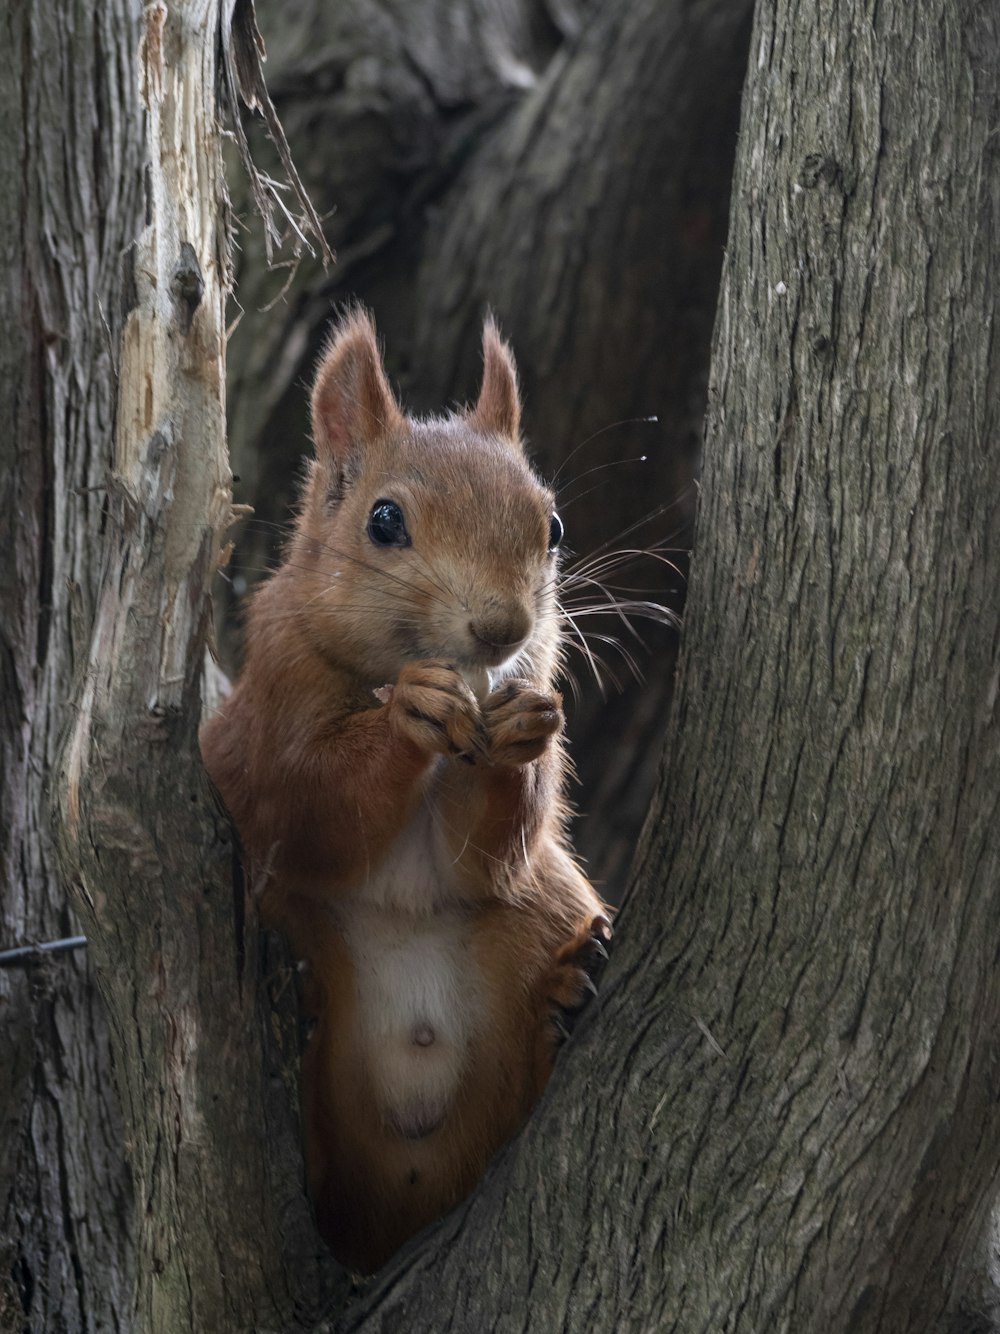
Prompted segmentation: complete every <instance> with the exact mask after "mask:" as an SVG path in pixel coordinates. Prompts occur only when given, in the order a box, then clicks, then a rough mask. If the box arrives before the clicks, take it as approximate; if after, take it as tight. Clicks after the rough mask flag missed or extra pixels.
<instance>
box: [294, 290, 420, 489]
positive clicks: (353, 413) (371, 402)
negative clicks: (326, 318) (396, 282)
mask: <svg viewBox="0 0 1000 1334" xmlns="http://www.w3.org/2000/svg"><path fill="white" fill-rule="evenodd" d="M403 423H404V418H403V414H402V412H400V410H399V404H398V403H397V402H396V400H395V398H394V397H393V393H392V390H391V389H390V388H389V381H388V380H387V379H386V376H385V371H384V369H383V367H382V358H381V356H380V355H379V350H378V341H377V340H376V337H375V326H374V324H373V323H372V319H371V316H370V315H369V314H368V312H367V311H365V310H353V311H351V312H350V313H349V314H348V315H347V316H346V317H345V318H344V319H343V320H342V321H341V323H340V324H339V325H338V326H337V328H336V329H335V330H334V334H333V337H332V339H331V340H330V343H329V346H328V347H327V349H326V351H325V352H324V354H323V359H322V361H321V362H320V364H319V370H318V371H317V372H316V381H315V383H314V385H313V391H312V433H313V440H314V441H315V444H316V455H317V457H318V458H321V459H323V458H330V457H331V456H332V458H333V459H334V460H336V461H337V462H338V463H339V464H340V465H341V466H343V465H344V464H345V463H347V461H348V460H349V458H350V457H351V455H352V454H354V453H355V451H356V450H358V449H359V448H363V447H364V445H365V444H367V443H368V442H369V441H372V440H378V439H381V438H382V437H384V436H387V435H390V434H391V433H392V432H394V431H398V430H400V429H401V428H402V426H403Z"/></svg>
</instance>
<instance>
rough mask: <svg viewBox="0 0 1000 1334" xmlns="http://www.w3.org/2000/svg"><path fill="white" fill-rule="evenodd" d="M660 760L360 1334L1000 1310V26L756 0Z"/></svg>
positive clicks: (958, 13) (964, 1314) (824, 1324)
mask: <svg viewBox="0 0 1000 1334" xmlns="http://www.w3.org/2000/svg"><path fill="white" fill-rule="evenodd" d="M751 53H752V54H751V62H750V75H749V82H748V85H747V88H746V93H745V99H744V109H743V131H742V136H741V139H740V150H739V158H738V166H737V174H736V180H735V185H734V195H733V209H732V224H731V230H730V241H729V247H728V251H727V261H726V266H725V271H724V278H723V288H722V294H721V300H720V305H719V316H718V321H717V325H716V333H715V348H714V361H713V367H714V369H713V388H712V393H711V400H710V411H709V419H708V426H707V432H706V448H705V456H706V469H705V477H704V487H703V503H702V506H701V510H700V513H699V516H698V524H697V532H696V544H695V566H694V577H693V579H692V585H691V591H690V597H689V601H688V615H687V626H686V630H685V637H684V643H683V649H682V655H681V664H680V672H679V683H678V696H677V701H676V707H675V709H674V711H673V714H672V720H671V724H670V731H669V737H668V745H667V755H668V757H669V770H668V773H667V775H666V776H665V778H664V781H663V784H662V787H661V790H660V792H659V795H658V796H657V799H656V801H655V802H654V805H653V809H652V811H651V814H650V819H649V822H648V825H647V833H646V838H645V842H644V847H643V853H642V857H641V864H640V867H639V870H638V872H637V876H636V880H635V883H634V887H633V889H632V891H631V893H630V895H629V897H628V899H627V902H626V906H625V909H624V912H623V913H622V915H621V918H620V920H619V923H618V929H617V932H616V948H615V952H614V954H613V956H612V962H611V965H610V967H609V970H608V973H607V974H606V977H605V979H604V983H603V987H602V1000H601V1003H600V1006H599V1008H598V1009H596V1010H595V1011H594V1012H592V1013H591V1014H590V1015H588V1017H587V1019H586V1020H585V1021H584V1023H583V1025H582V1027H581V1029H580V1031H579V1032H578V1034H577V1036H576V1038H575V1040H574V1044H573V1046H572V1047H571V1049H570V1051H569V1052H568V1053H567V1060H566V1063H565V1066H564V1069H563V1071H562V1074H561V1077H558V1076H557V1080H556V1083H555V1086H554V1087H553V1088H552V1090H551V1093H550V1096H549V1097H547V1098H546V1100H545V1102H544V1104H543V1106H542V1108H541V1109H540V1111H539V1113H538V1114H537V1115H536V1117H535V1118H534V1119H533V1121H532V1123H531V1124H530V1126H529V1127H528V1130H527V1132H526V1133H525V1134H524V1135H523V1136H522V1137H521V1139H520V1140H519V1141H518V1142H517V1144H515V1145H514V1146H513V1147H512V1148H511V1150H510V1151H509V1152H508V1153H507V1154H506V1155H505V1156H504V1158H503V1159H502V1160H501V1162H500V1163H499V1165H498V1166H497V1168H496V1170H495V1171H494V1173H493V1176H492V1178H491V1179H490V1181H489V1182H488V1184H487V1186H486V1188H485V1189H483V1190H482V1191H480V1192H479V1193H478V1194H477V1196H476V1197H475V1198H474V1199H473V1200H471V1201H470V1202H469V1203H468V1204H467V1206H466V1207H465V1208H464V1210H462V1211H461V1212H460V1213H459V1214H457V1215H456V1216H454V1217H453V1218H452V1219H450V1220H449V1222H448V1223H447V1224H446V1226H445V1227H444V1228H443V1229H442V1230H441V1231H440V1233H439V1234H438V1235H437V1236H436V1237H435V1238H434V1240H433V1241H431V1242H430V1243H429V1244H427V1245H426V1246H424V1247H423V1248H421V1249H420V1250H419V1251H418V1252H417V1253H416V1255H415V1256H413V1257H410V1258H409V1259H408V1263H406V1264H404V1265H402V1266H400V1267H399V1268H398V1269H396V1270H394V1271H393V1272H392V1273H390V1274H388V1275H387V1276H385V1278H384V1279H383V1281H382V1282H381V1284H380V1285H379V1287H378V1288H377V1290H376V1291H375V1292H374V1293H372V1294H370V1296H369V1298H368V1300H367V1302H366V1304H364V1305H363V1306H362V1307H360V1308H358V1309H357V1310H356V1311H355V1312H354V1313H353V1314H352V1316H351V1317H350V1318H348V1319H345V1320H344V1321H343V1323H342V1325H341V1326H340V1328H342V1329H345V1330H346V1329H357V1330H361V1329H364V1330H367V1329H383V1330H388V1329H396V1328H404V1327H405V1328H406V1329H407V1330H408V1331H419V1330H424V1329H426V1330H434V1329H441V1328H462V1329H473V1328H491V1329H497V1330H505V1329H532V1330H539V1331H541V1330H549V1329H551V1330H557V1329H560V1330H561V1329H567V1328H591V1329H612V1328H613V1329H616V1330H628V1329H635V1330H648V1329H651V1328H655V1329H661V1330H683V1331H693V1330H706V1331H707V1330H718V1329H725V1330H728V1331H739V1330H747V1331H751V1330H753V1331H757V1330H763V1329H768V1330H771V1329H773V1330H789V1331H792V1330H806V1329H809V1330H823V1331H831V1332H833V1331H838V1330H844V1331H848V1330H850V1331H852V1334H855V1332H857V1331H868V1330H878V1331H880V1332H881V1334H889V1332H890V1331H899V1334H904V1332H905V1334H913V1332H914V1331H924V1330H943V1329H963V1330H969V1329H972V1328H977V1327H980V1326H979V1325H978V1324H977V1321H979V1320H980V1319H982V1313H981V1312H976V1311H975V1310H972V1309H970V1306H969V1294H970V1292H973V1293H974V1291H975V1283H974V1275H975V1273H976V1272H977V1271H978V1270H979V1269H980V1266H981V1264H982V1260H983V1252H982V1244H983V1240H984V1234H985V1226H986V1220H987V1214H988V1211H989V1208H990V1205H991V1204H992V1202H993V1199H994V1195H995V1187H996V1175H997V1163H998V1157H1000V1107H998V1104H997V1099H996V1072H997V1064H998V1055H1000V1053H998V1049H997V1037H996V1033H997V1028H996V1014H997V1006H998V1001H1000V996H998V990H1000V982H998V976H1000V975H998V972H997V967H996V939H997V933H996V908H995V892H996V884H997V880H998V876H1000V821H998V818H997V817H998V810H997V806H998V794H1000V746H998V732H1000V721H998V718H997V682H998V644H1000V603H998V599H997V596H996V589H997V586H998V582H1000V547H998V545H997V534H998V533H1000V504H998V501H997V493H996V488H995V486H994V485H993V484H992V478H993V477H994V476H995V473H996V469H997V466H998V462H1000V459H998V457H997V451H998V444H1000V420H998V404H1000V344H998V341H997V338H996V335H995V330H996V327H997V314H998V312H997V293H998V291H1000V160H998V159H1000V142H998V140H997V137H996V125H997V117H998V111H1000V78H998V71H1000V20H998V18H997V15H996V14H995V12H994V11H993V10H989V9H987V8H985V7H982V6H973V5H965V6H961V7H959V8H958V9H957V10H956V9H955V8H954V7H950V6H944V5H941V6H938V7H937V8H935V10H934V12H933V13H928V12H927V10H926V9H925V10H923V11H921V13H920V15H919V17H918V16H917V15H916V14H915V13H914V12H913V11H912V10H911V8H910V7H909V6H907V5H906V4H904V3H902V0H895V2H894V3H883V4H881V5H880V6H878V8H877V11H875V13H874V14H872V13H870V12H868V11H866V10H865V8H864V6H862V5H861V4H860V3H851V4H841V5H833V4H825V3H823V4H819V5H815V6H813V5H810V6H804V5H801V4H799V3H797V2H796V0H771V3H762V4H760V5H759V7H758V12H757V17H756V23H755V31H754V34H753V38H752V44H751Z"/></svg>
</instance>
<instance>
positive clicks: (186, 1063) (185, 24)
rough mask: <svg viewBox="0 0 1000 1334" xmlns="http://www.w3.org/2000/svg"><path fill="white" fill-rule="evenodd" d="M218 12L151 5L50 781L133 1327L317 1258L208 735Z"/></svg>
mask: <svg viewBox="0 0 1000 1334" xmlns="http://www.w3.org/2000/svg"><path fill="white" fill-rule="evenodd" d="M219 23H220V11H219V3H218V0H169V3H168V2H167V0H151V3H148V4H147V5H146V7H145V9H144V11H143V31H142V40H141V44H140V48H139V64H140V78H139V87H140V90H141V98H142V102H143V105H144V109H145V121H146V130H147V140H146V152H147V161H146V164H145V171H144V179H145V185H146V200H145V209H146V213H145V225H144V226H143V227H142V229H141V230H140V231H139V234H138V236H137V237H136V239H135V244H134V246H133V247H131V248H130V250H129V251H128V258H127V265H126V270H125V272H124V274H123V275H122V287H123V289H126V290H127V300H126V302H125V303H124V307H125V308H124V312H123V319H124V329H123V333H122V346H121V357H120V368H119V383H118V404H117V413H116V430H115V438H114V452H113V457H112V461H111V470H110V479H109V489H108V515H107V524H106V530H105V542H104V561H105V565H104V573H103V578H102V581H101V586H100V590H99V594H98V599H97V607H96V613H95V617H94V624H93V631H92V636H91V641H90V648H89V652H88V654H87V658H86V668H85V671H84V672H83V677H82V682H81V685H80V688H79V690H78V693H77V697H76V701H75V707H74V712H73V726H72V728H71V731H70V734H69V737H68V739H67V742H66V746H65V749H64V752H63V757H62V766H61V771H60V774H59V778H58V782H57V783H56V785H55V787H56V791H55V818H56V824H57V828H58V837H59V842H60V852H61V856H62V861H63V866H64V869H65V872H66V874H67V876H68V878H70V879H71V880H72V882H73V884H74V886H75V888H76V892H77V900H78V906H79V909H80V912H81V916H82V918H83V920H84V923H85V926H86V930H87V935H88V937H89V940H90V944H91V951H92V953H93V955H94V959H95V961H96V964H97V969H98V980H99V983H100V986H101V990H102V992H103V994H104V998H105V1000H106V1002H107V1004H108V1007H109V1010H110V1014H111V1020H112V1032H113V1045H114V1049H115V1062H116V1069H117V1074H118V1080H119V1085H120V1090H121V1095H122V1099H123V1103H124V1114H125V1121H126V1126H127V1131H126V1134H127V1140H128V1143H129V1147H130V1161H131V1165H132V1170H133V1177H134V1182H135V1191H136V1212H137V1220H138V1238H137V1241H138V1280H137V1286H136V1291H135V1294H134V1296H133V1298H132V1307H131V1309H130V1310H129V1311H128V1312H127V1313H126V1315H125V1318H124V1324H125V1325H126V1327H127V1328H128V1329H130V1330H149V1331H157V1332H159V1331H168V1330H169V1331H179V1330H192V1331H194V1330H199V1331H200V1330H209V1329H212V1330H220V1331H222V1330H242V1329H251V1328H276V1329H277V1328H281V1327H283V1326H284V1325H285V1324H286V1323H287V1322H288V1316H287V1312H288V1311H289V1310H291V1309H292V1308H293V1307H294V1306H295V1304H296V1302H298V1301H299V1300H301V1294H302V1291H303V1288H302V1285H301V1284H299V1282H298V1279H297V1275H298V1272H299V1270H300V1269H301V1267H302V1265H303V1264H309V1263H310V1262H311V1260H312V1257H313V1256H314V1255H315V1242H314V1240H313V1238H312V1233H311V1229H310V1228H309V1225H308V1222H307V1220H306V1217H305V1206H304V1201H303V1199H302V1191H301V1186H300V1169H299V1168H298V1167H297V1164H296V1161H295V1154H296V1152H297V1150H294V1149H292V1148H291V1147H290V1146H291V1145H292V1143H293V1141H292V1139H291V1133H292V1131H291V1127H290V1126H289V1125H288V1124H287V1116H286V1123H285V1124H281V1120H280V1116H281V1113H280V1109H279V1110H278V1113H277V1117H278V1119H277V1120H275V1116H274V1115H273V1114H272V1112H273V1109H272V1107H271V1103H273V1102H274V1099H273V1098H271V1097H270V1093H269V1087H268V1085H269V1082H270V1080H271V1075H270V1072H269V1071H268V1070H267V1069H266V1067H265V1062H264V1059H263V1058H262V1050H261V1045H262V1044H261V1038H262V1032H263V1031H264V1022H263V1016H262V1014H261V1010H260V1001H259V993H258V987H257V985H256V982H257V977H256V961H257V959H258V953H259V952H258V949H257V946H256V938H255V937H254V935H253V934H252V927H251V926H249V925H248V926H247V928H246V939H244V938H243V934H244V931H243V923H242V922H239V923H238V924H237V921H236V919H235V918H234V912H233V896H232V892H231V851H230V846H229V840H230V836H229V832H228V826H227V824H226V822H225V821H224V820H223V819H222V818H221V815H220V814H219V813H218V811H217V810H216V809H215V808H214V806H213V804H212V801H211V798H210V796H209V793H208V791H207V788H206V783H205V780H204V776H203V771H202V766H201V761H200V757H199V754H198V748H197V739H196V734H197V724H198V718H199V713H200V697H199V677H200V673H201V669H202V661H203V657H204V650H205V642H206V634H207V629H208V623H209V602H208V587H209V582H210V580H211V577H212V574H213V573H214V570H215V565H216V561H217V558H218V553H219V551H220V549H221V547H222V543H223V538H224V534H225V531H226V529H227V527H228V526H229V524H230V521H231V508H230V506H231V498H230V476H229V468H228V462H227V455H226V446H225V403H224V369H225V367H224V357H225V326H224V302H225V297H226V292H227V289H228V285H229V280H230V270H229V238H228V233H227V226H226V219H227V210H226V196H225V189H224V183H223V178H222V170H221V157H220V128H219V123H218V107H217V100H216V98H217V88H218V85H219V77H220V74H219V70H218V68H217V66H216V59H217V54H218V50H219V44H218V43H217V41H216V39H215V35H216V34H217V33H218V32H219ZM141 125H142V120H141V118H139V117H136V118H135V119H134V121H133V122H132V123H130V124H128V125H127V126H125V127H124V132H125V133H126V134H136V135H137V134H139V133H140V127H141ZM95 536H96V534H95V533H94V532H93V531H91V532H88V533H85V534H81V536H80V539H79V540H84V541H85V540H91V541H92V540H94V538H95ZM237 933H239V935H240V938H239V939H237V938H236V937H237ZM244 956H245V957H246V958H248V959H250V960H252V961H253V963H254V966H253V967H252V968H250V969H247V972H246V975H245V976H244V975H241V974H240V973H239V972H238V968H239V963H238V961H239V960H241V959H242V958H244ZM283 1101H284V1105H285V1107H286V1108H287V1103H288V1100H287V1097H286V1098H285V1099H284V1100H283ZM287 1158H291V1159H292V1161H291V1162H288V1161H285V1159H287ZM289 1225H291V1227H290V1226H289ZM286 1246H294V1247H295V1250H296V1256H295V1257H294V1259H292V1258H290V1257H287V1256H286ZM286 1259H289V1265H288V1267H287V1268H286V1267H285V1261H286Z"/></svg>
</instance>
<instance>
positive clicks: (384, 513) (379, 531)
mask: <svg viewBox="0 0 1000 1334" xmlns="http://www.w3.org/2000/svg"><path fill="white" fill-rule="evenodd" d="M368 536H369V537H370V538H371V540H372V541H373V542H374V543H375V545H376V546H377V547H408V546H409V545H410V534H409V533H408V532H407V531H406V522H405V520H404V519H403V511H402V510H401V509H400V508H399V506H398V505H397V504H396V502H395V501H394V500H376V502H375V504H374V505H373V506H372V512H371V514H369V516H368Z"/></svg>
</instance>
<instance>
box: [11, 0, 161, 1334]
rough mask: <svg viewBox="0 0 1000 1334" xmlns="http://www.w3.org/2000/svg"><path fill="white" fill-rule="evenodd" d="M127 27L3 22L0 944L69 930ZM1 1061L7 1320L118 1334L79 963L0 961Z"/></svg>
mask: <svg viewBox="0 0 1000 1334" xmlns="http://www.w3.org/2000/svg"><path fill="white" fill-rule="evenodd" d="M133 39H134V27H133V24H132V17H131V6H130V5H129V4H128V3H117V2H116V0H109V2H108V3H106V4H102V5H100V6H98V7H96V9H95V8H94V6H92V5H91V4H90V3H89V2H88V3H76V4H66V5H62V6H59V7H58V8H54V7H52V6H48V5H27V6H22V5H6V6H3V12H2V14H0V48H2V50H3V52H4V61H3V68H4V77H3V78H2V79H0V120H2V123H3V126H4V133H3V136H2V138H0V182H2V187H3V188H2V189H0V271H2V273H3V282H2V283H0V330H2V333H0V401H2V402H3V404H4V414H3V418H4V430H3V432H2V433H0V534H2V536H0V948H12V947H14V946H19V945H24V944H30V943H32V942H37V941H40V940H51V939H53V938H56V937H65V936H70V935H73V934H75V933H76V932H77V930H78V929H79V928H78V925H77V920H76V917H75V914H74V912H73V911H72V909H71V907H70V904H69V902H68V900H67V895H66V892H65V886H64V884H63V881H62V879H61V877H60V875H59V873H58V867H57V858H56V854H55V849H54V847H53V843H52V837H51V833H50V830H49V826H48V821H47V819H46V818H45V812H46V804H47V803H46V785H47V782H48V779H49V775H50V773H51V771H52V766H53V764H54V762H55V757H56V753H57V747H58V742H59V738H60V735H61V733H62V732H63V730H64V728H65V726H66V723H67V721H68V716H69V710H68V703H69V700H70V697H71V694H72V685H73V678H74V674H75V672H76V670H77V668H78V665H79V663H80V661H81V659H82V657H83V656H84V654H85V652H86V644H87V634H88V630H89V624H90V618H91V615H92V612H93V607H94V602H95V596H96V588H97V579H98V569H99V553H98V551H97V549H96V547H95V546H94V544H93V542H92V540H91V534H93V533H95V532H96V531H97V529H98V528H99V526H100V523H101V511H102V505H103V500H104V495H103V482H104V474H105V468H106V465H107V458H108V451H107V443H108V440H109V435H110V427H111V421H112V417H113V411H114V377H113V372H112V362H113V359H114V357H115V356H116V352H115V351H114V349H115V348H116V346H117V340H118V334H119V332H120V327H121V321H120V317H119V312H118V305H117V301H116V287H117V275H118V266H119V254H120V251H121V249H122V247H123V245H124V244H125V242H126V240H127V239H128V238H129V237H130V236H131V235H132V234H133V232H134V229H135V227H136V223H137V218H138V216H139V213H140V209H141V204H140V199H139V183H140V168H141V161H140V153H139V150H138V145H137V141H136V139H135V137H134V136H133V133H132V129H131V127H132V125H133V124H134V123H135V122H136V120H137V115H138V111H137V105H136V97H135V88H134V78H133V76H132V68H131V63H132V62H131V51H130V43H131V41H132V40H133ZM95 126H100V127H101V133H99V134H95V129H94V127H95ZM98 219H100V225H97V220H98ZM0 1072H2V1074H0V1328H2V1329H4V1330H8V1329H9V1330H14V1329H17V1330H19V1331H20V1330H24V1329H28V1330H32V1331H39V1332H40V1331H45V1334H54V1332H57V1331H61V1330H65V1331H74V1332H75V1331H80V1330H93V1329H98V1328H100V1329H104V1330H126V1329H128V1328H129V1322H128V1319H127V1315H126V1307H127V1300H128V1294H129V1291H130V1288H131V1283H132V1279H133V1271H134V1240H133V1238H134V1228H135V1213H134V1208H133V1202H132V1192H131V1183H130V1178H129V1174H128V1171H127V1169H126V1166H125V1161H124V1153H123V1138H124V1132H123V1128H122V1120H121V1114H120V1111H119V1107H118V1100H117V1097H116V1094H115V1089H114V1084H113V1081H112V1077H111V1071H110V1054H109V1043H108V1032H107V1021H106V1017H105V1013H104V1008H103V1006H102V1004H101V1003H100V1000H99V997H98V995H97V992H96V989H95V986H94V977H93V968H92V966H91V961H90V960H89V959H88V957H87V955H86V953H76V954H70V955H63V956H61V957H60V958H58V959H53V960H52V961H51V962H49V963H48V964H45V965H37V966H32V967H25V968H18V969H3V970H0Z"/></svg>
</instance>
